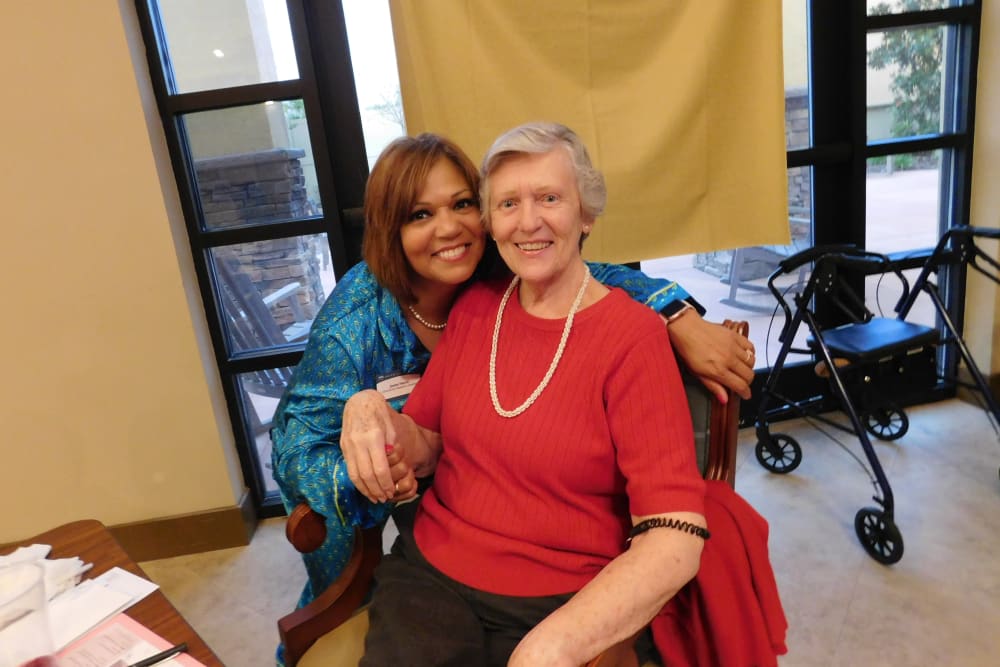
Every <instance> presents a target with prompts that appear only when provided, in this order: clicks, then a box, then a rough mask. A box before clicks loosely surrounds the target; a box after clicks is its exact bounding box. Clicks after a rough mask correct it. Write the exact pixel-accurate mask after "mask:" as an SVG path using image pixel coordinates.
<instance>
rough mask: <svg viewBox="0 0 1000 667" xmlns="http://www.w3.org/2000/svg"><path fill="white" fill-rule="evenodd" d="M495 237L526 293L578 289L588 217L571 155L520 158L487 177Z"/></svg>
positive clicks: (525, 155) (552, 153)
mask: <svg viewBox="0 0 1000 667" xmlns="http://www.w3.org/2000/svg"><path fill="white" fill-rule="evenodd" d="M488 178H489V180H490V183H489V189H490V201H489V203H488V205H489V207H490V233H491V234H492V235H493V238H494V239H495V240H496V242H497V248H498V249H499V250H500V256H501V257H503V260H504V262H506V263H507V266H509V267H510V269H511V270H512V271H513V272H514V273H516V274H517V275H519V276H520V277H521V280H522V281H523V283H524V286H525V287H528V288H530V289H542V290H547V289H550V288H553V287H555V288H557V289H562V288H564V287H572V288H573V289H576V287H578V286H579V284H580V279H581V277H582V275H583V268H584V266H583V262H582V259H581V257H580V238H581V236H582V234H583V233H584V227H585V226H586V227H587V228H588V229H589V227H590V225H591V224H592V223H593V221H592V220H589V219H587V218H585V217H584V215H583V212H582V210H581V206H580V193H579V191H578V190H577V181H576V174H575V172H574V170H573V165H572V162H571V160H570V158H569V155H568V154H567V152H566V151H565V150H564V149H562V148H556V149H554V150H552V151H549V152H548V153H521V154H518V155H513V156H511V157H509V158H507V159H505V160H504V161H503V162H502V163H501V164H500V165H499V166H498V167H497V168H496V169H495V170H494V171H493V173H492V174H490V175H489V176H488Z"/></svg>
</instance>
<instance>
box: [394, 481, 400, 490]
mask: <svg viewBox="0 0 1000 667" xmlns="http://www.w3.org/2000/svg"><path fill="white" fill-rule="evenodd" d="M394 488H395V489H396V493H399V482H396V484H395V485H394Z"/></svg>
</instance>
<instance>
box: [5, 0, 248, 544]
mask: <svg viewBox="0 0 1000 667" xmlns="http://www.w3.org/2000/svg"><path fill="white" fill-rule="evenodd" d="M123 13H124V15H125V16H126V17H127V18H126V21H127V22H129V23H131V22H132V21H134V6H133V3H132V2H131V0H121V1H120V3H114V2H80V1H76V2H64V3H59V11H46V10H44V9H43V8H41V7H40V6H39V5H37V4H34V3H17V2H5V3H3V4H2V8H0V81H3V86H4V91H5V95H4V100H3V103H2V104H0V126H2V127H3V128H4V146H3V150H2V152H0V165H2V167H0V173H2V174H3V178H2V179H0V200H2V201H3V202H4V206H3V218H4V225H3V229H4V242H3V243H2V244H0V285H2V287H0V290H2V294H3V300H2V309H3V324H2V326H0V350H2V352H0V353H2V355H3V359H4V362H5V363H4V364H3V373H4V377H3V383H2V384H0V425H2V430H0V438H2V445H0V452H2V456H0V508H2V509H0V542H4V541H10V540H14V539H18V538H22V537H27V536H29V535H31V534H33V533H35V532H38V531H41V530H43V529H45V528H48V527H51V526H54V525H56V524H59V523H63V522H66V521H71V520H75V519H79V518H84V517H94V518H98V519H100V520H102V521H104V522H105V523H107V524H117V523H123V522H129V521H138V520H144V519H151V518H157V517H164V516H171V515H176V514H183V513H187V512H195V511H200V510H209V509H215V508H220V507H232V506H233V505H234V503H235V502H236V501H237V499H238V498H239V496H240V494H241V492H242V481H241V478H240V475H239V471H238V469H237V467H236V465H235V453H234V448H233V444H232V436H231V434H230V432H229V430H230V429H229V425H228V422H227V419H226V417H225V413H224V404H223V402H222V401H221V392H220V390H219V380H218V376H217V372H216V371H215V370H214V365H213V362H212V360H211V356H210V352H208V349H209V348H208V347H207V343H206V341H205V340H204V337H205V334H204V332H205V323H204V321H203V320H204V316H203V315H202V314H201V306H200V304H199V303H198V301H197V296H196V292H193V291H192V286H193V285H194V277H193V271H192V269H191V262H190V253H189V251H188V250H187V249H186V248H185V247H184V244H185V243H186V240H185V238H184V236H183V230H180V229H178V228H177V226H176V225H177V222H178V219H179V217H178V211H177V197H176V193H175V192H171V191H170V189H172V188H173V181H172V177H171V174H170V169H169V163H166V164H162V163H161V168H162V169H163V171H162V176H163V177H164V183H166V184H167V185H168V190H167V192H166V194H167V199H166V200H165V198H164V195H165V192H164V191H163V190H162V189H161V187H162V185H161V174H160V173H158V171H157V162H156V158H154V154H159V155H161V156H162V155H165V150H164V146H163V145H162V132H158V133H154V134H152V135H151V133H150V131H149V129H148V127H147V123H146V118H145V116H144V114H143V100H142V99H141V97H140V92H139V89H138V88H137V85H136V73H135V71H134V70H133V67H132V62H133V59H132V55H131V54H130V50H129V44H128V42H127V40H126V30H125V26H123V19H122V17H123ZM128 17H132V18H128ZM129 30H131V31H132V33H131V34H130V36H129V39H135V40H138V36H137V34H136V31H135V30H133V27H132V25H129ZM136 62H139V63H144V62H145V61H144V58H142V56H141V54H139V55H138V57H137V60H136ZM142 66H143V68H144V67H145V66H144V64H143V65H142ZM146 102H147V103H148V102H149V100H146ZM154 118H155V116H154ZM155 129H156V130H159V128H158V127H156V128H155ZM151 136H153V141H152V143H151V139H150V137H151ZM178 257H180V258H181V259H180V260H179V259H178Z"/></svg>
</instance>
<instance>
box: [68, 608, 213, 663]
mask: <svg viewBox="0 0 1000 667" xmlns="http://www.w3.org/2000/svg"><path fill="white" fill-rule="evenodd" d="M171 646H172V644H171V643H170V642H169V641H167V640H166V639H164V638H163V637H161V636H159V635H158V634H156V633H155V632H153V631H152V630H150V629H149V628H147V627H146V626H144V625H142V624H140V623H138V622H137V621H135V620H134V619H132V618H130V617H128V616H126V615H125V614H118V615H117V616H115V617H114V618H111V619H109V620H108V621H107V622H105V623H103V624H102V625H101V626H100V627H97V628H95V629H94V630H93V631H91V632H89V633H88V634H87V635H86V636H85V637H82V638H80V639H79V640H78V641H76V642H74V643H73V644H72V645H71V646H69V647H67V648H66V649H65V650H63V651H61V652H60V653H59V660H60V662H59V665H60V667H113V666H114V665H115V664H116V663H118V664H126V665H129V664H132V663H134V662H137V661H139V660H142V659H143V658H148V657H149V656H151V655H155V654H157V653H159V652H160V651H162V650H164V649H168V648H170V647H171ZM161 665H163V666H164V667H167V666H169V667H205V666H204V664H202V663H201V662H199V661H198V660H195V659H194V658H192V657H191V656H190V655H188V654H187V653H181V654H179V655H176V656H174V657H172V658H170V659H169V660H165V661H163V662H162V663H158V664H157V667H160V666H161Z"/></svg>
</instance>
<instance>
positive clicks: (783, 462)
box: [754, 433, 802, 475]
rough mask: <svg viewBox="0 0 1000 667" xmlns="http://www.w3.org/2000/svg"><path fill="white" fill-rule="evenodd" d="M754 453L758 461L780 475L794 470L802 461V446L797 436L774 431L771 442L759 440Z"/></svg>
mask: <svg viewBox="0 0 1000 667" xmlns="http://www.w3.org/2000/svg"><path fill="white" fill-rule="evenodd" d="M754 454H756V455H757V462H758V463H760V464H761V465H762V466H764V467H765V468H766V469H768V470H770V471H771V472H773V473H778V474H779V475H784V474H786V473H790V472H792V471H793V470H795V469H796V468H798V467H799V464H800V463H802V448H801V447H799V443H797V442H795V438H793V437H791V436H790V435H785V434H784V433H772V434H771V437H770V441H769V442H768V441H765V440H758V441H757V446H756V447H755V448H754Z"/></svg>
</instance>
